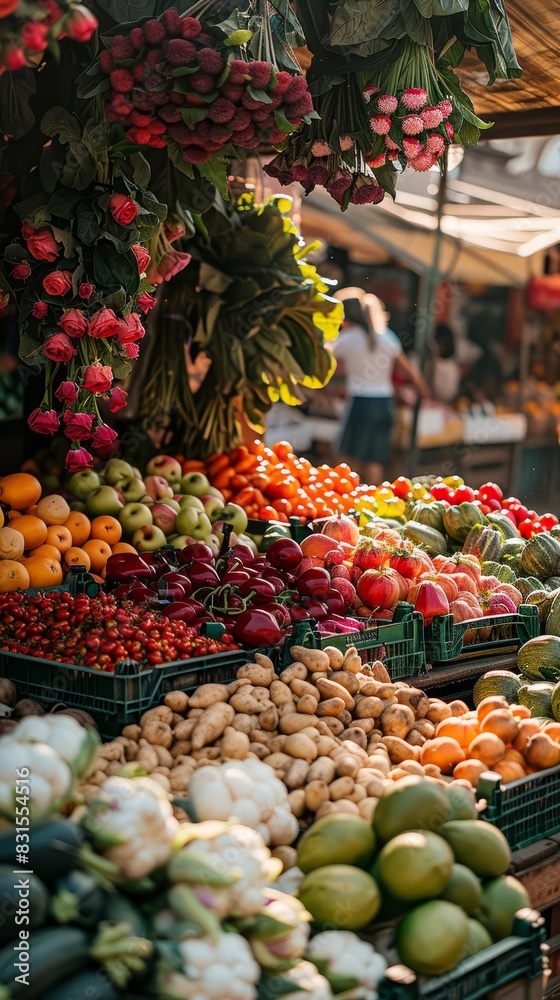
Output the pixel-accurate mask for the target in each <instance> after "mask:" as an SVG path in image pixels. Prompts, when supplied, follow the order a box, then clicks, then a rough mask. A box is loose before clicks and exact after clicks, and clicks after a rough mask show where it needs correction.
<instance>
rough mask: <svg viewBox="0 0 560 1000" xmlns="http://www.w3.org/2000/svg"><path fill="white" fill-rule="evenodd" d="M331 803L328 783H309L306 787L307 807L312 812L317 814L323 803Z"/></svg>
mask: <svg viewBox="0 0 560 1000" xmlns="http://www.w3.org/2000/svg"><path fill="white" fill-rule="evenodd" d="M328 801H329V786H328V785H327V783H326V781H308V783H307V784H306V786H305V805H306V808H307V809H309V811H310V812H317V810H318V809H320V808H321V806H322V805H323V802H328Z"/></svg>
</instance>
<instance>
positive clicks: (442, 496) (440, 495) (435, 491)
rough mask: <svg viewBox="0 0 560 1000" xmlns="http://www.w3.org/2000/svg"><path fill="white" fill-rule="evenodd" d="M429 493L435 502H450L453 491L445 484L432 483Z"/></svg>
mask: <svg viewBox="0 0 560 1000" xmlns="http://www.w3.org/2000/svg"><path fill="white" fill-rule="evenodd" d="M430 493H431V494H432V496H433V497H434V499H436V500H447V501H451V499H452V498H453V490H452V489H450V488H449V486H447V485H446V483H434V485H433V486H431V487H430Z"/></svg>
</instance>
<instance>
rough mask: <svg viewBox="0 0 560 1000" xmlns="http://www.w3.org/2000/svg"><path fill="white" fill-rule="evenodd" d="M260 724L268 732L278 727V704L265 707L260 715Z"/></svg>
mask: <svg viewBox="0 0 560 1000" xmlns="http://www.w3.org/2000/svg"><path fill="white" fill-rule="evenodd" d="M259 726H260V727H261V729H265V730H266V731H267V732H269V733H272V732H275V730H276V729H277V728H278V709H277V708H276V705H271V706H270V708H265V710H264V712H261V713H260V715H259Z"/></svg>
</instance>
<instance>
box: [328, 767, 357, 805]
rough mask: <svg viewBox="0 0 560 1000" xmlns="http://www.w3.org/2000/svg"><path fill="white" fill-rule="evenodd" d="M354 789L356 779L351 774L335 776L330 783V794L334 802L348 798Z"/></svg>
mask: <svg viewBox="0 0 560 1000" xmlns="http://www.w3.org/2000/svg"><path fill="white" fill-rule="evenodd" d="M353 791H354V779H353V778H351V777H350V775H348V774H347V775H345V776H344V777H342V778H335V780H334V781H332V782H331V784H330V785H329V795H330V798H331V801H332V802H336V800H337V799H346V798H348V796H349V795H351V794H352V792H353Z"/></svg>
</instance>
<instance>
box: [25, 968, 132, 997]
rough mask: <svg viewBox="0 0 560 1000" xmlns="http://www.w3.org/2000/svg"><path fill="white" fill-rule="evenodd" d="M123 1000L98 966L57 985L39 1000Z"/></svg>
mask: <svg viewBox="0 0 560 1000" xmlns="http://www.w3.org/2000/svg"><path fill="white" fill-rule="evenodd" d="M82 997H83V998H84V1000H85V998H86V997H87V1000H123V995H122V993H120V992H119V990H118V989H117V987H116V986H114V985H113V983H112V982H111V980H110V979H109V976H108V975H107V974H106V973H103V972H101V970H100V969H99V966H97V967H92V968H91V969H86V970H85V972H80V973H79V974H78V975H77V976H72V977H71V978H70V979H65V980H64V982H62V983H57V984H56V986H53V988H52V989H50V990H47V992H46V993H43V995H42V997H41V1000H82Z"/></svg>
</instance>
